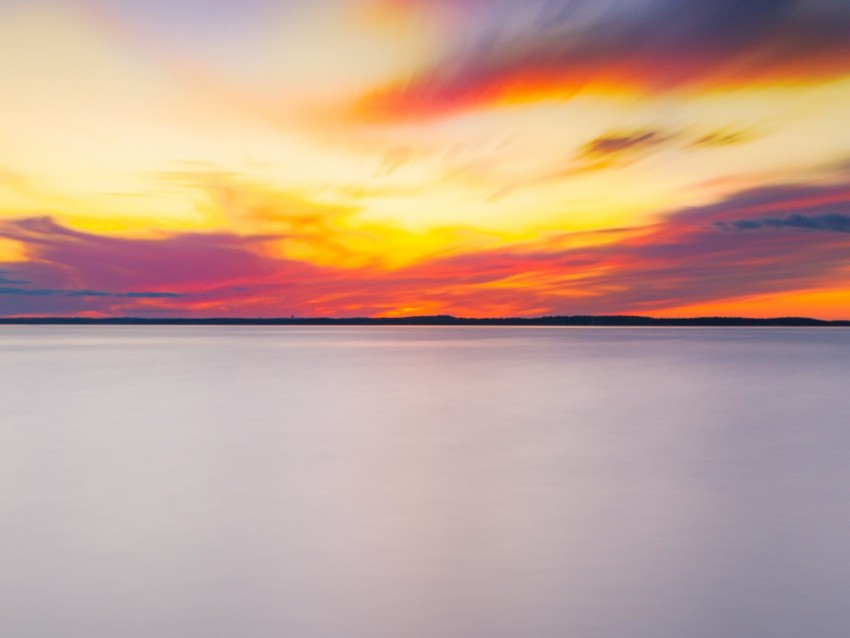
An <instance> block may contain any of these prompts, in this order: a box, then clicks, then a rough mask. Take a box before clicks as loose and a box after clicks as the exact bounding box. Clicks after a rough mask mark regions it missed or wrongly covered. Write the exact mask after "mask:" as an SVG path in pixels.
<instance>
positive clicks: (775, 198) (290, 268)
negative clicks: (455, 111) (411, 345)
mask: <svg viewBox="0 0 850 638" xmlns="http://www.w3.org/2000/svg"><path fill="white" fill-rule="evenodd" d="M849 235H850V184H833V185H829V186H823V185H799V184H797V185H795V184H788V185H777V186H774V187H771V188H760V189H753V190H748V191H744V192H741V193H738V194H735V195H733V196H731V197H729V198H727V199H725V200H722V201H720V202H718V203H716V204H712V205H709V206H702V207H696V208H685V209H681V210H678V211H673V212H671V213H669V214H668V215H665V216H664V217H662V218H661V219H660V220H659V221H658V222H656V223H654V224H652V225H649V226H646V227H640V228H633V229H628V230H624V231H622V232H619V233H613V234H610V236H609V239H610V241H609V242H608V243H604V244H594V245H581V244H578V245H576V244H575V241H574V239H575V238H573V237H571V236H564V237H561V238H557V237H556V238H552V237H547V238H546V239H545V240H544V239H542V238H541V239H540V240H532V241H527V242H523V243H517V244H512V245H509V246H502V247H499V248H493V249H487V250H482V249H479V250H473V251H467V252H462V253H458V254H454V255H449V256H446V257H441V258H430V259H425V260H422V261H420V262H417V263H415V264H413V265H408V266H404V267H400V268H395V269H391V270H387V269H382V268H378V267H374V266H368V267H365V266H364V267H355V268H344V267H341V266H337V267H333V266H316V265H312V264H309V263H306V262H300V261H295V260H292V259H287V258H283V257H280V256H276V255H275V254H273V253H270V252H268V251H266V250H264V248H263V245H264V242H265V241H266V238H264V237H251V236H247V237H243V236H237V235H227V234H212V233H210V234H200V233H191V234H177V235H173V236H168V237H163V238H158V239H126V238H121V239H116V238H111V237H103V236H99V235H95V234H91V233H83V232H79V231H73V230H70V229H67V228H65V227H63V226H61V225H59V224H57V223H56V222H54V221H52V220H50V219H47V218H31V219H19V220H13V221H7V222H3V224H2V225H0V236H3V237H7V238H11V239H14V240H16V241H19V242H21V243H23V244H25V246H26V250H27V252H28V254H30V255H31V258H30V260H29V261H27V262H23V263H13V264H0V271H2V272H3V273H4V275H3V276H4V278H5V279H4V283H3V286H2V288H0V293H2V296H3V299H4V301H3V302H2V305H0V308H2V314H4V315H21V314H37V313H44V314H79V313H83V312H86V313H94V314H112V315H116V314H118V315H133V314H137V315H148V316H150V315H174V314H179V315H186V316H272V315H278V316H288V315H290V314H296V315H300V316H305V315H314V316H316V315H326V316H362V315H392V314H431V313H453V314H461V315H463V314H466V315H487V316H493V315H514V314H515V315H533V314H551V313H560V314H594V313H629V312H646V313H653V312H662V311H669V310H671V309H675V308H677V307H683V306H687V305H690V304H711V303H718V302H721V301H724V300H729V299H737V298H742V297H747V296H753V295H764V294H773V293H783V292H784V293H794V292H798V291H804V290H812V289H832V290H845V289H847V288H848V283H847V282H848V272H847V268H848V264H850V236H849ZM13 281H14V282H16V283H14V284H13V283H12V282H13ZM23 282H29V283H27V284H25V283H23Z"/></svg>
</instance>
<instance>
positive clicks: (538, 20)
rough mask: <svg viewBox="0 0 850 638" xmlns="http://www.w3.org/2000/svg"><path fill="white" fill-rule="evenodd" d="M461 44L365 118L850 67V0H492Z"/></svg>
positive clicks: (810, 75) (813, 75)
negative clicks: (600, 90) (591, 90)
mask: <svg viewBox="0 0 850 638" xmlns="http://www.w3.org/2000/svg"><path fill="white" fill-rule="evenodd" d="M476 15H477V16H478V18H477V23H476V22H473V23H472V24H471V25H466V26H465V28H464V30H463V33H464V36H465V38H462V39H461V40H460V41H459V42H458V43H457V44H456V46H455V47H454V48H452V49H450V50H449V51H447V53H446V54H445V55H444V56H443V57H442V58H440V59H438V60H437V61H436V62H435V63H434V64H433V65H432V66H430V67H428V68H426V69H425V70H423V71H421V72H420V73H418V74H416V75H414V76H413V77H411V78H409V79H407V80H406V81H404V82H401V83H397V84H394V85H391V86H387V87H384V88H382V89H380V90H378V91H375V92H374V93H372V94H370V95H368V96H366V97H364V99H363V100H362V102H361V103H359V105H358V107H357V109H356V114H357V115H359V116H360V117H363V118H367V119H369V118H373V119H376V120H380V119H405V118H430V117H439V116H442V115H446V114H450V113H452V112H455V111H458V110H464V109H469V108H475V107H477V106H480V105H482V104H487V103H489V102H493V101H501V100H509V101H510V100H517V99H518V100H523V99H535V98H536V97H538V96H540V95H544V96H545V95H555V96H559V97H568V96H570V95H571V94H574V93H576V92H578V91H581V90H583V89H585V88H587V87H590V88H593V87H599V88H610V87H619V88H622V89H626V90H636V91H651V92H664V91H669V90H677V89H681V88H684V87H688V88H691V89H697V90H698V89H701V88H713V87H717V86H741V85H748V84H750V83H753V82H777V81H778V82H787V81H789V80H790V81H812V80H823V79H828V78H834V77H839V76H841V75H844V74H846V73H848V72H850V2H848V1H847V0H712V1H711V2H706V1H705V0H537V1H531V2H524V3H512V2H510V1H509V0H500V1H496V0H493V1H491V2H486V3H482V6H480V7H479V10H478V12H477V13H476Z"/></svg>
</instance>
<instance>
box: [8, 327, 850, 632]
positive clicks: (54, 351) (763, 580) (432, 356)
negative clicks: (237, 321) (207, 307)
mask: <svg viewBox="0 0 850 638" xmlns="http://www.w3.org/2000/svg"><path fill="white" fill-rule="evenodd" d="M848 530H850V330H846V329H838V328H834V329H830V328H821V329H795V328H775V329H774V328H719V329H716V328H715V329H704V328H657V327H653V328H539V327H537V328H501V327H391V328H387V327H348V328H346V327H274V328H263V327H191V326H181V327H162V326H159V327H150V326H146V327H141V326H137V327H126V326H113V327H102V326H100V327H97V326H3V327H0V635H2V636H9V637H10V638H93V637H100V636H102V637H111V636H114V637H121V638H196V637H197V638H225V637H227V638H232V637H233V638H235V637H238V638H272V637H275V638H278V637H285V638H302V637H303V638H479V637H480V638H556V637H557V638H737V637H741V638H783V637H787V638H801V637H803V636H812V637H816V638H832V637H835V638H846V637H847V636H848V635H850V605H848V600H850V532H848Z"/></svg>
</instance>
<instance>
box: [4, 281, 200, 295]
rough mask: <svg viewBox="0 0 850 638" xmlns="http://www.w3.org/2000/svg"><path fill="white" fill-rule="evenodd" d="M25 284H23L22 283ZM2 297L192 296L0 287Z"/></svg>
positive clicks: (174, 293)
mask: <svg viewBox="0 0 850 638" xmlns="http://www.w3.org/2000/svg"><path fill="white" fill-rule="evenodd" d="M22 283H23V282H22ZM0 295H23V296H32V297H113V298H117V299H178V298H182V297H188V296H190V295H184V294H178V293H176V292H124V293H116V292H107V291H104V290H52V289H49V288H23V287H19V288H14V287H9V286H6V287H2V286H0Z"/></svg>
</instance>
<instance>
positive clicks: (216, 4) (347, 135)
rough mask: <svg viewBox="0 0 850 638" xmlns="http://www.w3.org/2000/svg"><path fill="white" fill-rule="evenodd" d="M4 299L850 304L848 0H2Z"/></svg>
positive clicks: (741, 307) (727, 310)
mask: <svg viewBox="0 0 850 638" xmlns="http://www.w3.org/2000/svg"><path fill="white" fill-rule="evenodd" d="M0 105H2V106H0V316H36V315H39V316H40V315H45V316H72V315H73V316H86V317H103V316H138V317H210V316H219V317H271V316H291V315H296V316H332V317H346V316H406V315H434V314H453V315H458V316H482V317H491V316H540V315H576V314H641V315H651V316H658V317H678V316H705V315H713V316H716V315H743V316H752V317H770V316H812V317H819V318H824V319H837V318H848V317H850V119H848V115H847V114H848V113H850V0H711V1H710V2H707V1H706V0H522V1H521V2H520V1H518V0H240V1H239V2H234V1H233V0H0Z"/></svg>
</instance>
